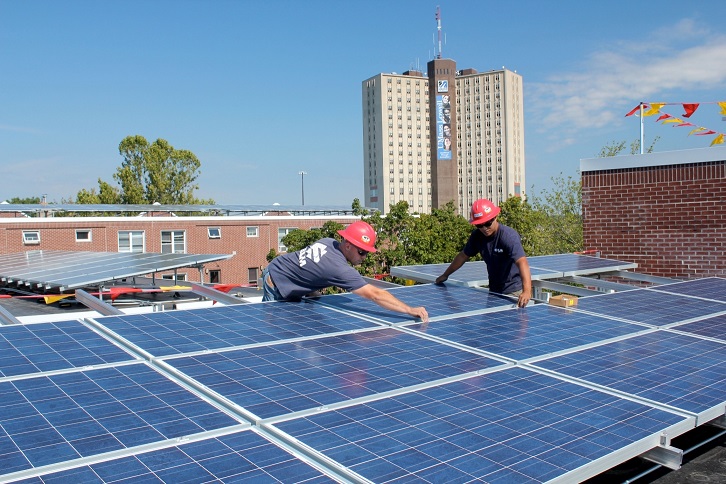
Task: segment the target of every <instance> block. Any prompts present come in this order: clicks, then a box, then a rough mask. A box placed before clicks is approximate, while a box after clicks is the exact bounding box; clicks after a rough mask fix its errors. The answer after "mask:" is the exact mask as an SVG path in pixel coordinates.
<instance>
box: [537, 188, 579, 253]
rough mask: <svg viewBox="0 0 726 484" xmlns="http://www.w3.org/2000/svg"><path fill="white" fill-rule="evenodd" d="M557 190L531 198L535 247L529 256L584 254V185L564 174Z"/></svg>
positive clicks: (547, 191)
mask: <svg viewBox="0 0 726 484" xmlns="http://www.w3.org/2000/svg"><path fill="white" fill-rule="evenodd" d="M552 182H553V184H554V188H553V189H551V190H544V191H543V192H542V194H541V195H539V196H532V197H531V202H530V203H531V206H532V209H533V210H534V212H535V213H534V214H533V216H532V220H531V221H530V223H531V224H533V227H532V229H533V235H532V241H531V243H532V245H531V246H530V247H531V248H530V251H531V252H528V255H546V254H563V253H566V252H578V251H581V250H582V247H583V239H582V182H581V181H580V180H579V179H578V180H576V179H574V178H572V177H567V178H565V177H564V176H563V175H562V174H560V175H559V176H558V177H552Z"/></svg>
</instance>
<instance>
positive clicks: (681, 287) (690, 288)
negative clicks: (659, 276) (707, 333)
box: [648, 277, 726, 302]
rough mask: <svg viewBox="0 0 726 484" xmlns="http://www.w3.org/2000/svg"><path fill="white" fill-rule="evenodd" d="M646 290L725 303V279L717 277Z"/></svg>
mask: <svg viewBox="0 0 726 484" xmlns="http://www.w3.org/2000/svg"><path fill="white" fill-rule="evenodd" d="M648 289H652V290H654V291H664V292H671V293H675V294H682V295H684V296H696V297H702V298H704V299H713V300H716V301H721V302H726V279H722V278H719V277H706V278H704V279H694V280H692V281H685V282H676V283H673V284H663V285H662V286H653V287H650V288H648Z"/></svg>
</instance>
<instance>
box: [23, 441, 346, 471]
mask: <svg viewBox="0 0 726 484" xmlns="http://www.w3.org/2000/svg"><path fill="white" fill-rule="evenodd" d="M41 478H42V480H41ZM242 481H244V482H270V483H275V482H279V483H290V482H296V483H304V484H322V483H328V482H336V481H335V480H333V479H332V478H330V477H328V476H326V475H324V474H323V473H322V472H321V471H320V470H318V469H316V468H314V467H312V466H311V465H309V464H308V463H306V462H304V461H302V460H300V459H298V458H296V457H294V456H293V455H291V454H289V453H288V452H286V451H285V450H283V449H282V448H280V447H279V446H277V445H275V444H274V443H272V442H270V441H268V440H266V439H265V438H263V437H262V436H260V435H259V434H258V433H255V432H252V431H242V432H237V433H234V434H231V435H226V436H222V437H217V438H211V439H206V440H202V441H198V442H191V443H186V444H183V445H181V444H180V445H175V446H170V447H168V448H163V449H159V450H155V451H151V452H144V453H140V454H138V455H129V456H125V457H119V458H115V459H111V460H104V461H101V462H97V463H94V464H90V465H82V466H80V467H74V468H72V469H67V470H62V471H56V470H55V469H54V472H49V473H44V474H42V475H41V477H39V478H32V479H25V480H22V481H18V482H19V483H21V484H34V483H38V484H40V483H41V482H45V483H48V482H99V483H111V482H175V483H178V482H242Z"/></svg>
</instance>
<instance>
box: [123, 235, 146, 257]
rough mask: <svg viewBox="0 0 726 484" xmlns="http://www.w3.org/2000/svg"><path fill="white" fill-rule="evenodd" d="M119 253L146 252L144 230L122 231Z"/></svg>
mask: <svg viewBox="0 0 726 484" xmlns="http://www.w3.org/2000/svg"><path fill="white" fill-rule="evenodd" d="M118 251H119V252H145V250H144V231H143V230H120V231H119V233H118Z"/></svg>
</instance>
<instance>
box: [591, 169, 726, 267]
mask: <svg viewBox="0 0 726 484" xmlns="http://www.w3.org/2000/svg"><path fill="white" fill-rule="evenodd" d="M582 209H583V225H584V226H583V229H584V234H583V235H584V243H585V248H586V249H599V250H600V251H601V255H602V257H608V258H613V259H618V260H624V261H629V262H636V263H637V264H638V269H637V272H643V273H647V274H652V275H657V276H664V277H674V278H679V279H693V278H701V277H709V276H719V277H726V162H724V161H712V162H704V163H686V164H674V165H664V166H648V167H639V168H623V169H613V170H600V171H583V173H582Z"/></svg>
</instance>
